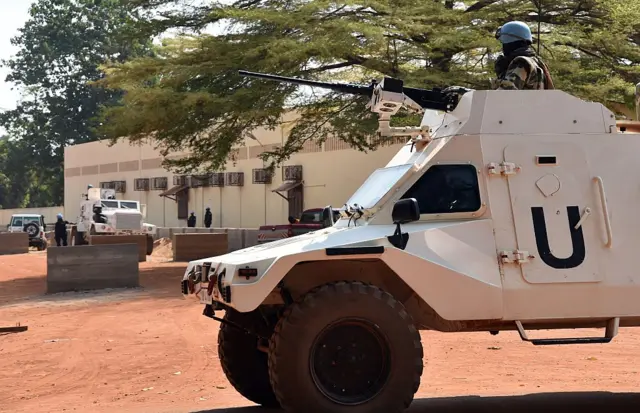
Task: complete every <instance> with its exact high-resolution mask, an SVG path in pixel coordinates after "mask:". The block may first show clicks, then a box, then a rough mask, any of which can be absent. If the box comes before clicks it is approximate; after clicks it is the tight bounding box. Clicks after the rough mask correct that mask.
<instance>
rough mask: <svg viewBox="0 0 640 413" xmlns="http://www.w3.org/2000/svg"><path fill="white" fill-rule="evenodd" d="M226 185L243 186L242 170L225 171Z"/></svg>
mask: <svg viewBox="0 0 640 413" xmlns="http://www.w3.org/2000/svg"><path fill="white" fill-rule="evenodd" d="M227 185H228V186H244V172H227Z"/></svg>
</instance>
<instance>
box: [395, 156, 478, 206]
mask: <svg viewBox="0 0 640 413" xmlns="http://www.w3.org/2000/svg"><path fill="white" fill-rule="evenodd" d="M456 175H457V176H456ZM456 177H457V178H458V182H452V181H453V178H456ZM460 178H462V180H463V181H465V182H459V181H460ZM405 198H415V199H416V200H417V201H418V205H419V207H420V215H445V214H446V215H451V214H468V213H474V212H477V211H479V210H480V209H481V208H482V206H483V205H482V196H481V190H480V181H479V179H478V170H477V169H476V167H475V166H473V165H470V164H439V165H433V166H431V167H429V169H427V170H426V171H425V172H424V174H422V176H421V177H420V178H419V179H418V180H417V181H416V182H415V183H414V184H413V185H412V186H411V187H410V188H409V189H408V190H407V191H406V192H405V193H404V195H403V196H402V197H401V198H400V199H405ZM461 199H462V202H460V201H461Z"/></svg>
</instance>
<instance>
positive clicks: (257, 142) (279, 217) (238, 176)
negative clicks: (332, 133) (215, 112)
mask: <svg viewBox="0 0 640 413" xmlns="http://www.w3.org/2000/svg"><path fill="white" fill-rule="evenodd" d="M291 126H292V121H291V120H290V119H286V118H285V119H284V120H283V121H282V122H281V123H280V126H279V127H278V128H276V129H275V130H267V129H258V130H255V131H253V136H254V137H255V138H256V139H247V140H246V141H245V145H244V146H243V147H240V148H239V149H238V152H237V154H236V157H237V161H236V162H235V164H234V163H233V162H229V163H228V164H227V166H226V169H225V170H224V171H221V172H220V173H217V174H211V175H210V176H208V177H206V179H202V178H205V177H202V176H200V177H198V176H195V177H194V176H175V175H174V174H173V173H171V172H169V171H167V170H165V169H163V168H162V166H161V162H162V158H161V155H160V153H159V151H157V150H156V149H154V146H153V145H152V144H151V143H148V144H142V145H131V144H129V143H128V142H127V141H123V142H119V143H118V144H116V145H114V146H109V145H108V144H107V143H105V142H92V143H86V144H82V145H76V146H70V147H67V148H65V197H64V200H65V205H64V209H65V217H66V218H67V219H68V220H70V221H71V220H73V219H75V217H77V215H78V212H79V205H80V200H81V196H82V194H83V193H85V192H86V188H87V185H88V184H92V185H93V186H94V187H98V186H102V187H112V188H115V189H116V191H117V192H118V198H119V199H132V200H138V201H140V203H142V204H144V205H146V210H147V218H146V222H149V223H151V224H155V225H158V226H167V227H173V226H185V225H186V218H187V215H188V214H189V213H190V212H191V211H193V212H195V214H196V217H197V226H203V218H204V211H205V208H206V207H210V208H211V211H212V213H213V226H214V227H232V228H234V227H235V228H255V227H258V226H260V225H263V224H278V223H286V222H287V217H288V216H289V215H294V216H296V215H299V214H300V212H302V210H303V209H309V208H320V207H324V206H326V205H329V204H331V205H333V206H336V207H337V206H342V205H343V204H344V203H345V202H346V201H347V199H348V198H349V196H350V195H351V194H352V193H353V192H354V191H355V190H356V189H357V188H358V187H359V186H360V185H361V184H362V183H363V182H364V180H365V179H366V178H367V177H368V176H369V174H370V173H371V172H372V171H373V170H375V169H376V168H379V167H382V166H384V165H385V164H386V163H387V162H388V161H389V160H391V158H392V157H393V156H394V155H395V153H396V152H397V151H398V149H399V148H400V144H401V143H402V142H403V141H395V142H393V143H392V144H390V145H387V146H384V147H380V148H379V149H378V150H377V151H375V152H369V153H363V152H359V151H357V150H353V149H350V148H349V146H348V145H347V144H345V143H343V142H341V141H339V140H338V139H336V138H328V139H327V140H326V142H325V143H323V144H322V145H317V144H315V143H313V142H309V143H308V144H307V145H305V147H304V148H303V150H301V151H300V152H299V153H298V154H296V155H294V156H292V157H291V158H290V159H289V160H288V161H287V162H286V163H285V164H284V165H282V166H281V167H280V168H278V169H276V173H275V174H274V175H273V176H272V177H271V179H269V177H268V176H266V174H265V173H264V170H263V167H264V164H263V161H262V160H261V159H260V158H258V155H259V154H261V153H262V152H264V151H268V150H272V149H273V147H274V146H278V145H282V144H283V143H284V142H285V140H286V137H287V131H288V130H289V129H290V128H291Z"/></svg>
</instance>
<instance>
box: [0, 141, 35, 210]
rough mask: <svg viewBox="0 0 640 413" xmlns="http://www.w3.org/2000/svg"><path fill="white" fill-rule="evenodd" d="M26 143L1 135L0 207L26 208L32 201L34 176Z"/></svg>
mask: <svg viewBox="0 0 640 413" xmlns="http://www.w3.org/2000/svg"><path fill="white" fill-rule="evenodd" d="M26 153H28V151H27V148H25V147H24V143H23V142H20V141H14V140H9V139H8V138H7V137H0V208H5V209H6V208H24V207H26V206H27V205H28V204H29V201H30V188H31V182H32V181H33V176H32V174H31V172H30V171H29V168H28V163H27V162H26V161H27V159H25V154H26Z"/></svg>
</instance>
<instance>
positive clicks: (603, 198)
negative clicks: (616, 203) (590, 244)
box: [593, 176, 613, 248]
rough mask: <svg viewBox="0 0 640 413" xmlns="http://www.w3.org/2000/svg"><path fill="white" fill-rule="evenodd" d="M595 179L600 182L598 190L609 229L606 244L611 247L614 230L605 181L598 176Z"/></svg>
mask: <svg viewBox="0 0 640 413" xmlns="http://www.w3.org/2000/svg"><path fill="white" fill-rule="evenodd" d="M593 180H594V181H595V182H596V183H597V184H598V191H599V192H600V204H601V205H602V214H603V215H604V227H605V229H606V230H607V243H606V244H605V246H606V247H607V248H611V246H612V245H613V231H612V230H611V221H610V219H609V206H608V205H607V195H606V194H605V192H604V182H602V178H601V177H599V176H596V177H595V178H593Z"/></svg>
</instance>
